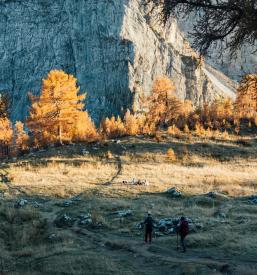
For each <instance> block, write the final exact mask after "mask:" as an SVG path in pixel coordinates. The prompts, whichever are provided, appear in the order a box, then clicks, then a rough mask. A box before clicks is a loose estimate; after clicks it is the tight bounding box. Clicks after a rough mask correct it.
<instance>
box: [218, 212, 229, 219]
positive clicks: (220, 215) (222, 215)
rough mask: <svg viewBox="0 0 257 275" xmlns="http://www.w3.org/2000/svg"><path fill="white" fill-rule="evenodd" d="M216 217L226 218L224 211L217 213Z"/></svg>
mask: <svg viewBox="0 0 257 275" xmlns="http://www.w3.org/2000/svg"><path fill="white" fill-rule="evenodd" d="M218 217H219V218H221V219H226V217H227V215H226V214H225V213H219V215H218Z"/></svg>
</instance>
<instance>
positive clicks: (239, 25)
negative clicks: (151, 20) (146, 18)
mask: <svg viewBox="0 0 257 275" xmlns="http://www.w3.org/2000/svg"><path fill="white" fill-rule="evenodd" d="M145 1H146V2H145V3H146V5H151V6H152V9H151V11H150V14H153V11H154V10H156V9H158V12H157V16H158V18H159V19H161V21H162V22H164V23H165V22H166V21H167V20H168V19H169V18H170V16H171V15H176V16H178V17H185V16H188V15H189V14H192V13H193V12H194V13H195V14H196V15H197V19H196V23H195V24H194V28H193V32H192V33H191V35H192V36H193V38H194V43H193V46H194V47H195V48H197V49H198V50H199V51H200V52H201V53H202V54H205V53H206V52H207V51H208V49H209V47H210V46H211V45H213V44H214V45H217V44H218V43H217V42H221V43H225V44H226V47H227V48H228V49H229V50H230V52H231V53H232V54H234V53H235V52H236V51H237V50H238V49H239V48H240V47H241V46H242V45H243V44H251V45H255V42H256V39H257V0H244V1H242V0H145ZM154 14H156V13H154ZM227 38H228V39H227Z"/></svg>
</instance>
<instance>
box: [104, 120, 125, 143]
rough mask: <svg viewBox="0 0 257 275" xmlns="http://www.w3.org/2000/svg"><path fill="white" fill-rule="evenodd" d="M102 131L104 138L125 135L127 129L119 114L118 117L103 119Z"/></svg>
mask: <svg viewBox="0 0 257 275" xmlns="http://www.w3.org/2000/svg"><path fill="white" fill-rule="evenodd" d="M100 133H101V134H102V136H103V137H104V138H116V137H121V136H124V135H125V133H126V130H125V126H124V123H123V121H122V119H121V118H120V117H119V116H118V117H117V118H115V117H114V116H112V117H111V118H108V117H107V118H105V119H103V120H102V122H101V126H100Z"/></svg>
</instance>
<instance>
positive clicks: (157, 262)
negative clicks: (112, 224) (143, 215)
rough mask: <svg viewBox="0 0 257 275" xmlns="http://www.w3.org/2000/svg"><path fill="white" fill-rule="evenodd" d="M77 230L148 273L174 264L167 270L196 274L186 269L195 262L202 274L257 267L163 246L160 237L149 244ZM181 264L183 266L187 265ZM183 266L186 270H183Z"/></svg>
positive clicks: (110, 252) (100, 250)
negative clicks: (181, 251)
mask: <svg viewBox="0 0 257 275" xmlns="http://www.w3.org/2000/svg"><path fill="white" fill-rule="evenodd" d="M74 232H76V233H77V234H79V235H80V236H81V238H82V239H87V240H88V241H90V242H93V243H94V244H98V248H97V249H98V251H99V253H103V254H106V253H108V254H109V255H110V254H111V255H112V257H117V258H124V259H126V260H127V261H128V262H130V263H131V265H133V266H134V267H136V268H137V267H138V268H139V269H141V268H142V265H144V269H145V271H146V274H165V271H166V270H169V272H171V269H170V268H171V267H173V268H174V270H173V271H172V272H173V273H168V274H195V273H190V271H188V273H187V271H186V270H187V269H188V270H189V269H190V270H191V269H192V266H194V267H196V270H197V268H199V269H201V270H203V269H204V270H206V273H204V272H203V273H199V274H238V273H237V271H236V270H245V269H247V270H249V269H253V270H255V271H256V270H257V269H256V268H257V265H256V263H255V262H251V261H238V260H236V259H232V258H227V259H218V258H214V257H212V256H207V255H204V254H202V253H201V252H199V251H194V250H189V251H188V252H187V253H180V252H178V251H176V249H175V248H174V249H168V248H165V247H163V245H162V243H160V241H158V240H155V241H154V242H153V243H152V244H151V245H149V244H144V243H143V242H142V241H139V240H136V239H135V238H129V237H126V236H124V237H123V236H120V235H113V234H112V233H110V232H103V233H101V234H99V233H96V232H91V231H89V230H86V229H78V228H76V229H74ZM180 267H184V269H183V268H182V269H181V268H180ZM148 269H149V270H148ZM181 270H182V271H183V270H185V271H184V272H185V273H181V272H182V271H181ZM177 272H178V273H177ZM166 274H167V273H166ZM197 274H198V273H197Z"/></svg>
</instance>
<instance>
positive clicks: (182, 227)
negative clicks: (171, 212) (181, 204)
mask: <svg viewBox="0 0 257 275" xmlns="http://www.w3.org/2000/svg"><path fill="white" fill-rule="evenodd" d="M178 233H179V235H180V240H181V245H182V249H183V252H186V242H185V238H186V236H187V234H188V233H189V226H188V221H187V220H186V219H185V217H181V218H180V224H179V227H178Z"/></svg>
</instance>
